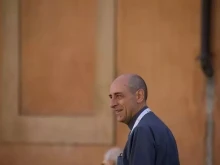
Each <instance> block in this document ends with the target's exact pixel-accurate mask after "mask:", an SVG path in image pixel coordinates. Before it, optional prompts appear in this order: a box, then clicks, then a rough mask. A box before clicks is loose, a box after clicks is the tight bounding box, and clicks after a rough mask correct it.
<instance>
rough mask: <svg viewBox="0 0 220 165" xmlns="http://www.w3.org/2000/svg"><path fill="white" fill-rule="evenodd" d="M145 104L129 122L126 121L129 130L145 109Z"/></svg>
mask: <svg viewBox="0 0 220 165" xmlns="http://www.w3.org/2000/svg"><path fill="white" fill-rule="evenodd" d="M147 108H148V107H147V106H144V107H143V108H142V109H141V110H140V111H138V113H136V114H135V115H134V116H133V117H132V118H131V120H130V122H129V123H128V127H129V129H130V130H132V128H133V126H134V123H135V121H136V120H137V118H138V116H139V115H140V114H141V113H142V112H143V111H144V110H145V109H147Z"/></svg>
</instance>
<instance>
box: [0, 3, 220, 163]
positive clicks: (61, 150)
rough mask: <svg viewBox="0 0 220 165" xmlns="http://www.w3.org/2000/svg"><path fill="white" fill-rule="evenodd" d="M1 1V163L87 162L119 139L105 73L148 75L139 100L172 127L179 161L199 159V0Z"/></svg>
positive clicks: (121, 131) (120, 128)
mask: <svg viewBox="0 0 220 165" xmlns="http://www.w3.org/2000/svg"><path fill="white" fill-rule="evenodd" d="M2 2H3V3H1V5H2V4H3V5H4V6H7V7H6V8H4V10H0V11H2V12H0V16H1V15H3V17H2V18H3V19H2V20H1V26H0V28H1V30H2V31H3V32H4V35H1V37H0V38H1V39H2V40H3V42H4V44H3V46H2V47H0V48H1V49H0V50H1V51H0V52H1V54H0V62H1V72H0V73H2V74H0V80H1V81H0V83H1V85H2V86H1V88H0V91H1V94H2V95H3V96H4V97H3V99H2V101H1V104H2V106H1V116H0V117H1V118H0V130H1V140H2V144H1V146H0V164H1V165H25V164H27V165H28V164H31V165H50V164H53V165H60V164H65V165H73V164H74V165H84V164H85V165H88V164H91V165H96V164H99V163H100V162H101V160H102V156H103V153H104V152H105V151H106V150H107V149H108V148H109V147H110V146H112V145H114V144H116V145H118V146H120V147H123V146H124V143H125V141H126V139H127V135H128V128H127V127H126V126H125V125H123V124H116V127H114V121H113V116H112V114H111V111H110V110H109V108H108V98H107V95H108V86H109V84H110V82H111V81H112V79H113V78H114V77H115V76H116V75H119V74H121V73H125V72H135V73H138V74H140V75H142V76H143V77H144V79H145V80H146V81H147V84H148V87H149V100H148V104H149V106H150V108H151V109H152V110H153V111H154V112H155V113H156V114H157V115H158V116H159V117H161V118H162V119H163V120H164V121H165V122H166V123H167V125H168V126H169V127H170V128H171V129H172V131H173V133H174V135H175V137H176V139H177V143H178V147H179V152H180V159H181V165H202V164H205V122H206V119H205V102H204V100H205V79H204V76H203V73H202V72H201V69H200V65H199V61H196V60H195V58H196V57H197V56H198V55H199V53H200V0H196V1H191V0H178V1H176V0H168V1H166V2H165V1H162V0H155V1H150V0H147V1H146V0H136V1H133V0H120V1H117V4H114V1H113V0H106V1H102V0H99V1H95V0H84V1H81V0H74V1H59V0H54V3H53V4H51V3H50V2H49V1H48V0H32V1H28V0H20V5H19V7H20V9H21V12H20V15H18V11H17V8H16V4H17V6H18V1H17V0H2ZM219 4H220V3H219V1H216V4H215V9H214V12H213V13H214V28H213V31H214V33H213V36H214V43H213V53H214V55H215V69H216V76H217V78H216V84H217V87H216V95H215V117H214V118H215V145H216V146H215V147H214V151H215V164H216V165H217V164H219V163H220V159H219V158H218V155H217V153H218V151H219V149H220V143H219V142H218V140H217V139H219V138H220V134H219V133H218V132H217V130H218V129H219V127H220V123H219V122H218V121H219V119H218V116H219V115H218V109H219V104H218V97H219V96H220V92H219V91H220V90H219V84H220V83H219V76H218V75H220V73H218V72H219V71H220V67H219V66H220V65H218V64H219V63H220V60H219V55H218V54H220V52H219V41H220V40H219V39H220V38H219V37H220V35H219V32H218V31H219V30H218V29H219V28H218V27H219V25H220V24H219V21H218V19H217V18H218V17H217V16H218V15H219V11H217V9H218V8H219ZM114 5H115V6H114ZM114 7H116V8H114ZM114 17H115V22H114ZM0 18H1V17H0ZM18 18H19V19H18ZM18 25H19V26H18ZM18 27H20V28H21V29H19V28H18ZM19 30H20V31H19ZM19 37H20V38H19ZM18 38H19V40H16V39H18ZM1 45H2V44H0V46H1ZM19 46H20V47H19ZM18 48H20V50H19V49H18ZM1 59H2V60H1ZM18 69H20V70H18ZM9 73H10V74H9ZM115 73H116V75H115ZM19 81H20V84H19ZM88 82H89V83H88ZM19 85H20V86H19ZM20 87H21V88H20ZM17 89H19V90H17ZM85 91H86V92H85ZM17 96H19V97H17ZM81 98H83V99H81ZM17 103H19V104H17ZM115 131H116V133H115ZM114 142H115V143H114ZM92 154H93V155H92Z"/></svg>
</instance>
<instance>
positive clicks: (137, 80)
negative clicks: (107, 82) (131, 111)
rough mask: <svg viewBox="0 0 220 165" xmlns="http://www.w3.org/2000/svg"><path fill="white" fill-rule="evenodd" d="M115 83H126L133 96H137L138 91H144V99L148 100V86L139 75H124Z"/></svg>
mask: <svg viewBox="0 0 220 165" xmlns="http://www.w3.org/2000/svg"><path fill="white" fill-rule="evenodd" d="M115 81H124V83H125V84H126V85H127V87H128V88H129V90H130V91H131V93H132V94H135V92H137V91H138V90H140V89H142V90H143V91H144V99H145V101H146V100H147V95H148V92H147V85H146V83H145V81H144V79H143V78H142V77H141V76H139V75H137V74H123V75H120V76H119V77H117V78H116V79H115Z"/></svg>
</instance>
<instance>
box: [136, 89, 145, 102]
mask: <svg viewBox="0 0 220 165" xmlns="http://www.w3.org/2000/svg"><path fill="white" fill-rule="evenodd" d="M136 99H137V103H142V102H143V101H144V90H143V89H139V90H138V91H137V92H136Z"/></svg>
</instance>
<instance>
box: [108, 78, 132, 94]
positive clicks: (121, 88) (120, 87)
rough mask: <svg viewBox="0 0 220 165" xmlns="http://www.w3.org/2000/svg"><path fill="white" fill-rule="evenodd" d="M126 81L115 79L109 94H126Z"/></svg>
mask: <svg viewBox="0 0 220 165" xmlns="http://www.w3.org/2000/svg"><path fill="white" fill-rule="evenodd" d="M128 89H129V88H128V81H127V80H126V79H117V80H115V81H114V82H113V83H112V84H111V86H110V94H114V93H125V92H128V91H129V90H128Z"/></svg>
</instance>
